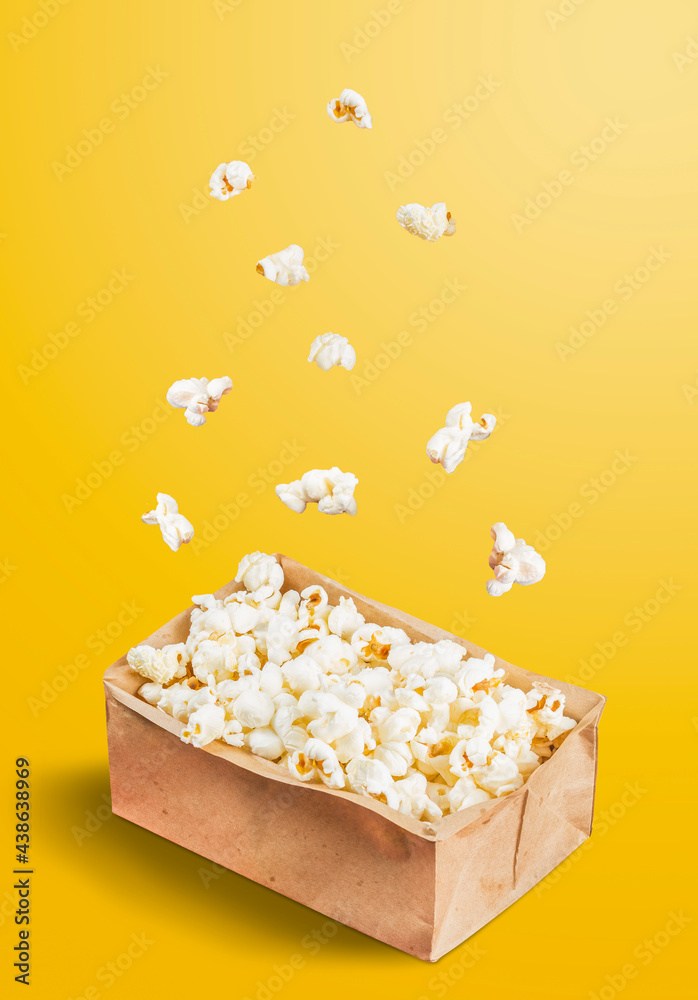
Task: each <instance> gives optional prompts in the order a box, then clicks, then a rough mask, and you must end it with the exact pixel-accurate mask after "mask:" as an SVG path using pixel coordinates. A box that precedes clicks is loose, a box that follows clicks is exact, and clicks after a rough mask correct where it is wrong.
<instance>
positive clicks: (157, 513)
mask: <svg viewBox="0 0 698 1000" xmlns="http://www.w3.org/2000/svg"><path fill="white" fill-rule="evenodd" d="M157 499H158V505H157V507H156V508H155V510H149V511H148V513H147V514H143V516H142V517H141V521H143V523H144V524H157V525H159V527H160V531H161V532H162V537H163V540H164V541H165V543H166V544H167V545H169V547H170V548H171V549H172V551H173V552H176V551H177V549H178V548H179V547H180V545H185V544H186V543H187V542H190V541H191V540H192V538H193V537H194V528H193V526H192V525H191V524H190V522H189V521H187V519H186V517H184V515H183V514H180V513H179V507H178V506H177V501H176V500H175V499H174V498H173V497H171V496H170V495H169V494H168V493H158V497H157Z"/></svg>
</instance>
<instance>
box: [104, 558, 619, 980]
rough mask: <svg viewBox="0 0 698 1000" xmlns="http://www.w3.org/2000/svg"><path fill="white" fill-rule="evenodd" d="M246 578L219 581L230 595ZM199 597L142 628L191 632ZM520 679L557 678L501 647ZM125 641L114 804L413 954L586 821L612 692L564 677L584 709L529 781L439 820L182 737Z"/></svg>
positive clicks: (451, 941)
mask: <svg viewBox="0 0 698 1000" xmlns="http://www.w3.org/2000/svg"><path fill="white" fill-rule="evenodd" d="M278 558H279V560H280V562H281V564H282V565H283V568H284V573H285V578H286V579H285V583H284V589H291V588H293V589H296V590H299V591H300V590H303V589H304V588H305V587H308V586H310V585H312V584H317V583H319V584H321V585H322V586H323V587H324V588H325V589H326V591H327V593H328V594H329V596H330V600H331V601H332V602H333V603H336V602H337V601H338V599H339V597H340V596H345V597H352V598H353V599H354V601H355V603H356V606H357V608H358V609H359V610H360V611H361V612H362V614H364V615H365V616H366V619H367V620H368V621H375V622H377V623H379V624H381V625H391V626H395V627H398V628H403V629H405V631H406V632H407V633H408V634H409V635H410V637H411V638H412V639H414V640H426V641H430V642H434V641H436V640H438V639H445V638H448V639H453V640H454V641H456V642H459V643H460V644H461V645H463V646H465V647H466V648H467V649H468V650H469V651H470V652H471V653H472V654H473V655H475V656H482V655H483V652H484V651H483V650H482V649H480V647H478V646H475V645H474V644H473V643H471V642H469V641H467V640H463V639H460V638H459V637H458V636H455V635H451V634H450V633H448V632H445V631H444V630H443V629H440V628H436V627H435V626H433V625H429V624H427V623H426V622H422V621H420V620H419V619H417V618H413V617H411V616H410V615H407V614H404V613H403V612H401V611H398V610H396V609H395V608H391V607H388V606H386V605H383V604H379V603H378V602H376V601H373V600H371V599H370V598H367V597H364V596H363V595H361V594H357V593H355V592H354V591H351V590H349V589H347V588H346V587H343V586H341V585H340V584H338V583H336V582H335V581H334V580H330V579H328V578H327V577H324V576H322V575H320V574H319V573H315V572H314V571H313V570H311V569H308V568H307V567H306V566H302V565H301V564H300V563H297V562H295V561H294V560H293V559H290V558H288V557H287V556H283V555H279V556H278ZM240 586H241V585H240V584H236V583H229V584H227V585H226V586H224V587H222V588H221V589H220V590H219V591H217V592H216V597H219V598H220V597H225V596H227V595H228V594H230V593H232V592H233V591H234V590H238V589H240ZM190 612H191V607H190V608H188V609H187V610H186V611H183V612H182V613H181V614H179V615H177V617H176V618H173V619H172V621H170V622H168V623H167V625H165V626H163V627H162V628H161V629H159V630H158V631H157V632H155V633H154V634H153V635H152V636H150V637H149V638H148V639H145V640H144V641H145V642H147V643H149V644H151V645H153V646H155V647H158V648H159V647H161V646H164V645H166V644H167V643H171V642H179V641H181V640H183V639H184V638H185V637H186V634H187V631H188V628H189V615H190ZM497 667H498V668H499V667H503V668H504V669H505V670H506V672H507V680H508V681H509V683H511V684H514V685H516V686H518V687H521V688H522V689H523V690H528V689H529V688H530V687H531V685H532V684H533V682H534V681H535V680H548V678H545V677H543V675H541V674H533V673H531V672H529V671H527V670H522V669H521V668H520V667H515V666H513V665H512V664H509V663H506V662H505V661H503V660H500V659H497ZM142 680H143V679H142V678H141V677H138V676H137V675H135V674H134V673H133V672H132V671H131V670H130V669H129V667H128V664H127V663H126V657H125V656H124V657H122V658H121V659H120V660H118V661H117V662H116V663H114V664H112V666H110V667H109V668H108V669H107V671H106V673H105V675H104V685H105V691H106V703H107V733H108V740H109V769H110V775H111V789H112V808H113V811H114V813H116V814H117V815H118V816H122V817H123V818H124V819H128V820H130V821H131V822H133V823H137V824H138V825H139V826H143V827H145V828H146V829H147V830H151V831H152V832H153V833H157V834H159V835H160V836H162V837H166V838H167V839H168V840H171V841H173V842H174V843H176V844H180V845H181V846H182V847H186V848H188V849H189V850H191V851H194V852H196V853H197V854H200V855H202V856H204V857H206V858H208V859H210V860H211V861H214V862H215V863H216V864H219V865H223V866H224V867H226V868H229V869H231V870H232V871H235V872H239V873H240V874H241V875H244V876H246V877H247V878H249V879H252V880H254V881H255V882H259V883H260V884H261V885H264V886H267V887H268V888H270V889H275V890H276V891H277V892H280V893H282V894H283V895H285V896H289V897H290V898H291V899H295V900H297V901H298V902H300V903H303V904H304V905H306V906H310V907H312V908H313V909H315V910H318V911H319V912H320V913H323V914H325V915H326V916H328V917H330V918H332V919H335V920H338V921H340V922H341V923H344V924H347V925H348V926H350V927H354V928H356V929H357V930H359V931H363V932H364V933H365V934H370V935H371V936H372V937H375V938H378V939H379V940H380V941H384V942H386V943H387V944H390V945H393V946H394V947H396V948H400V949H401V950H402V951H406V952H408V953H410V954H412V955H415V956H417V957H418V958H421V959H425V960H427V961H436V960H437V959H438V958H440V957H441V956H442V955H444V954H446V952H448V951H450V950H451V949H452V948H455V947H456V946H457V945H458V944H460V943H461V942H462V941H464V940H465V939H466V938H468V937H470V936H471V935H472V934H474V933H475V932H476V931H477V930H478V929H479V928H480V927H482V926H483V925H484V924H486V923H487V922H488V921H489V920H491V919H492V918H493V917H494V916H496V915H497V914H498V913H500V912H501V911H502V910H504V909H505V908H506V907H507V906H509V905H510V904H511V903H513V902H514V900H516V899H518V898H519V896H521V895H523V894H524V893H525V892H527V891H528V889H530V888H531V887H532V886H534V885H535V884H536V883H537V882H538V881H540V879H542V878H543V877H544V876H545V875H547V874H548V873H549V872H550V871H552V869H553V868H555V867H556V866H557V865H558V864H560V862H561V861H563V860H564V858H566V857H567V856H568V855H569V854H570V853H571V852H572V851H574V850H575V848H577V847H578V846H579V845H580V844H581V843H582V842H583V841H584V840H585V839H586V838H587V837H588V836H589V834H590V833H591V824H592V814H593V806H594V790H595V784H596V766H597V733H598V722H599V717H600V715H601V712H602V710H603V706H604V703H605V698H604V697H603V696H602V695H599V694H595V693H594V692H591V691H586V690H585V689H583V688H578V687H575V686H573V685H571V684H565V683H563V682H561V681H557V680H556V681H554V684H555V686H556V687H559V688H561V689H562V690H563V691H564V692H565V695H566V699H567V701H566V714H567V715H569V716H571V717H572V718H574V719H575V720H576V721H577V723H578V724H577V726H576V727H575V729H573V730H572V731H571V732H570V734H569V736H568V737H567V739H566V740H565V742H564V743H563V744H562V746H561V747H560V748H559V749H558V750H557V751H556V752H555V753H554V754H553V756H552V757H551V758H550V759H549V760H547V761H545V762H544V763H543V764H542V765H541V766H540V767H539V768H538V769H537V770H536V771H535V772H534V773H533V775H532V776H531V777H530V778H529V780H528V781H527V782H526V784H525V785H524V786H523V787H522V788H520V789H518V791H516V792H514V793H513V794H511V795H508V796H506V797H504V798H502V799H495V800H492V801H490V802H486V803H483V804H479V805H475V806H472V807H471V808H470V809H466V810H463V811H462V812H460V813H456V814H454V815H450V816H445V817H443V819H440V820H438V821H437V822H436V823H434V824H430V823H421V822H419V821H418V820H415V819H413V818H412V817H411V816H403V815H402V814H400V813H397V812H395V811H394V810H392V809H389V808H388V807H387V806H385V805H383V804H382V803H380V802H377V801H375V800H373V799H369V798H364V797H361V796H356V795H351V794H348V793H346V792H339V791H334V790H332V789H330V788H327V787H326V786H324V785H307V784H301V783H299V782H297V781H295V780H294V779H293V778H292V777H291V776H290V774H288V772H287V771H286V769H285V768H283V767H281V766H279V765H277V764H273V763H270V762H269V761H266V760H263V759H262V758H260V757H255V756H254V755H252V754H250V753H249V752H248V751H246V750H243V749H238V748H235V747H229V746H227V745H225V744H223V743H220V742H214V743H212V744H209V745H208V746H206V747H204V748H203V749H197V748H195V747H192V746H188V745H187V744H184V743H182V742H181V741H180V739H179V734H180V732H181V730H182V729H183V723H181V722H178V721H177V720H175V719H173V718H171V717H170V716H168V715H166V714H165V713H164V712H161V711H159V710H158V709H156V708H154V707H152V706H151V705H148V704H146V703H145V702H143V701H141V700H140V699H139V698H137V697H136V692H137V690H138V688H139V687H140V685H141V683H142Z"/></svg>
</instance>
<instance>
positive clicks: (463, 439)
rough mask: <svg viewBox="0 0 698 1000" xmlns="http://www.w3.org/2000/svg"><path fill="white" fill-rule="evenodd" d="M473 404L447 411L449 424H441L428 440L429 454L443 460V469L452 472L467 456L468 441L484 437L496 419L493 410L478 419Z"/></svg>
mask: <svg viewBox="0 0 698 1000" xmlns="http://www.w3.org/2000/svg"><path fill="white" fill-rule="evenodd" d="M471 410H472V405H471V404H470V403H459V404H458V405H457V406H454V407H452V408H451V409H450V410H449V411H448V413H447V414H446V425H445V426H444V427H441V428H440V429H439V430H438V431H437V432H436V434H434V435H433V437H431V438H430V439H429V441H428V443H427V455H428V456H429V458H430V459H431V461H432V462H434V463H440V464H441V465H443V467H444V472H449V473H450V472H453V471H454V470H455V469H457V468H458V466H459V465H460V464H461V462H462V461H463V459H464V458H465V452H466V449H467V447H468V442H469V441H484V440H485V439H486V438H488V437H489V436H490V434H491V433H492V431H493V430H494V428H495V424H496V423H497V418H496V417H495V416H493V414H491V413H483V415H482V416H481V417H480V419H479V420H478V421H477V423H476V422H475V421H474V420H473V419H472V417H471V416H470V412H471Z"/></svg>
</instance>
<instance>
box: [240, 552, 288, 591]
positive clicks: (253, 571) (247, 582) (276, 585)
mask: <svg viewBox="0 0 698 1000" xmlns="http://www.w3.org/2000/svg"><path fill="white" fill-rule="evenodd" d="M235 582H236V583H242V584H243V585H244V587H245V589H246V590H248V591H250V592H251V593H252V594H255V593H257V592H259V591H261V590H262V589H263V588H264V587H272V588H273V590H280V589H281V587H282V586H283V582H284V571H283V567H282V566H281V563H279V562H278V561H277V560H276V559H275V558H274V556H268V555H267V554H266V553H265V552H252V553H250V555H248V556H244V557H243V558H242V559H241V560H240V564H239V565H238V571H237V574H236V576H235Z"/></svg>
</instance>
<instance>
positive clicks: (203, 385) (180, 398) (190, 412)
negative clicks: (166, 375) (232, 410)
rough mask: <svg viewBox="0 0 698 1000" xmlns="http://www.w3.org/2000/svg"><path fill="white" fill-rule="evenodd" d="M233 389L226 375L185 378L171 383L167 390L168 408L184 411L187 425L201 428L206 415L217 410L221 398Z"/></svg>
mask: <svg viewBox="0 0 698 1000" xmlns="http://www.w3.org/2000/svg"><path fill="white" fill-rule="evenodd" d="M232 388H233V380H232V379H231V378H229V376H228V375H224V376H223V377H222V378H212V379H211V381H210V382H209V380H208V379H207V378H185V379H181V380H180V381H179V382H173V383H172V385H171V386H170V388H169V389H168V390H167V396H166V399H167V402H168V403H169V404H170V406H174V407H178V408H179V409H183V410H184V416H185V417H186V420H187V423H188V424H190V425H191V426H192V427H201V426H203V424H205V423H206V414H207V413H214V412H215V411H216V410H217V409H218V404H219V403H220V401H221V399H222V398H223V396H225V395H227V393H229V392H230V391H231V390H232Z"/></svg>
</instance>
